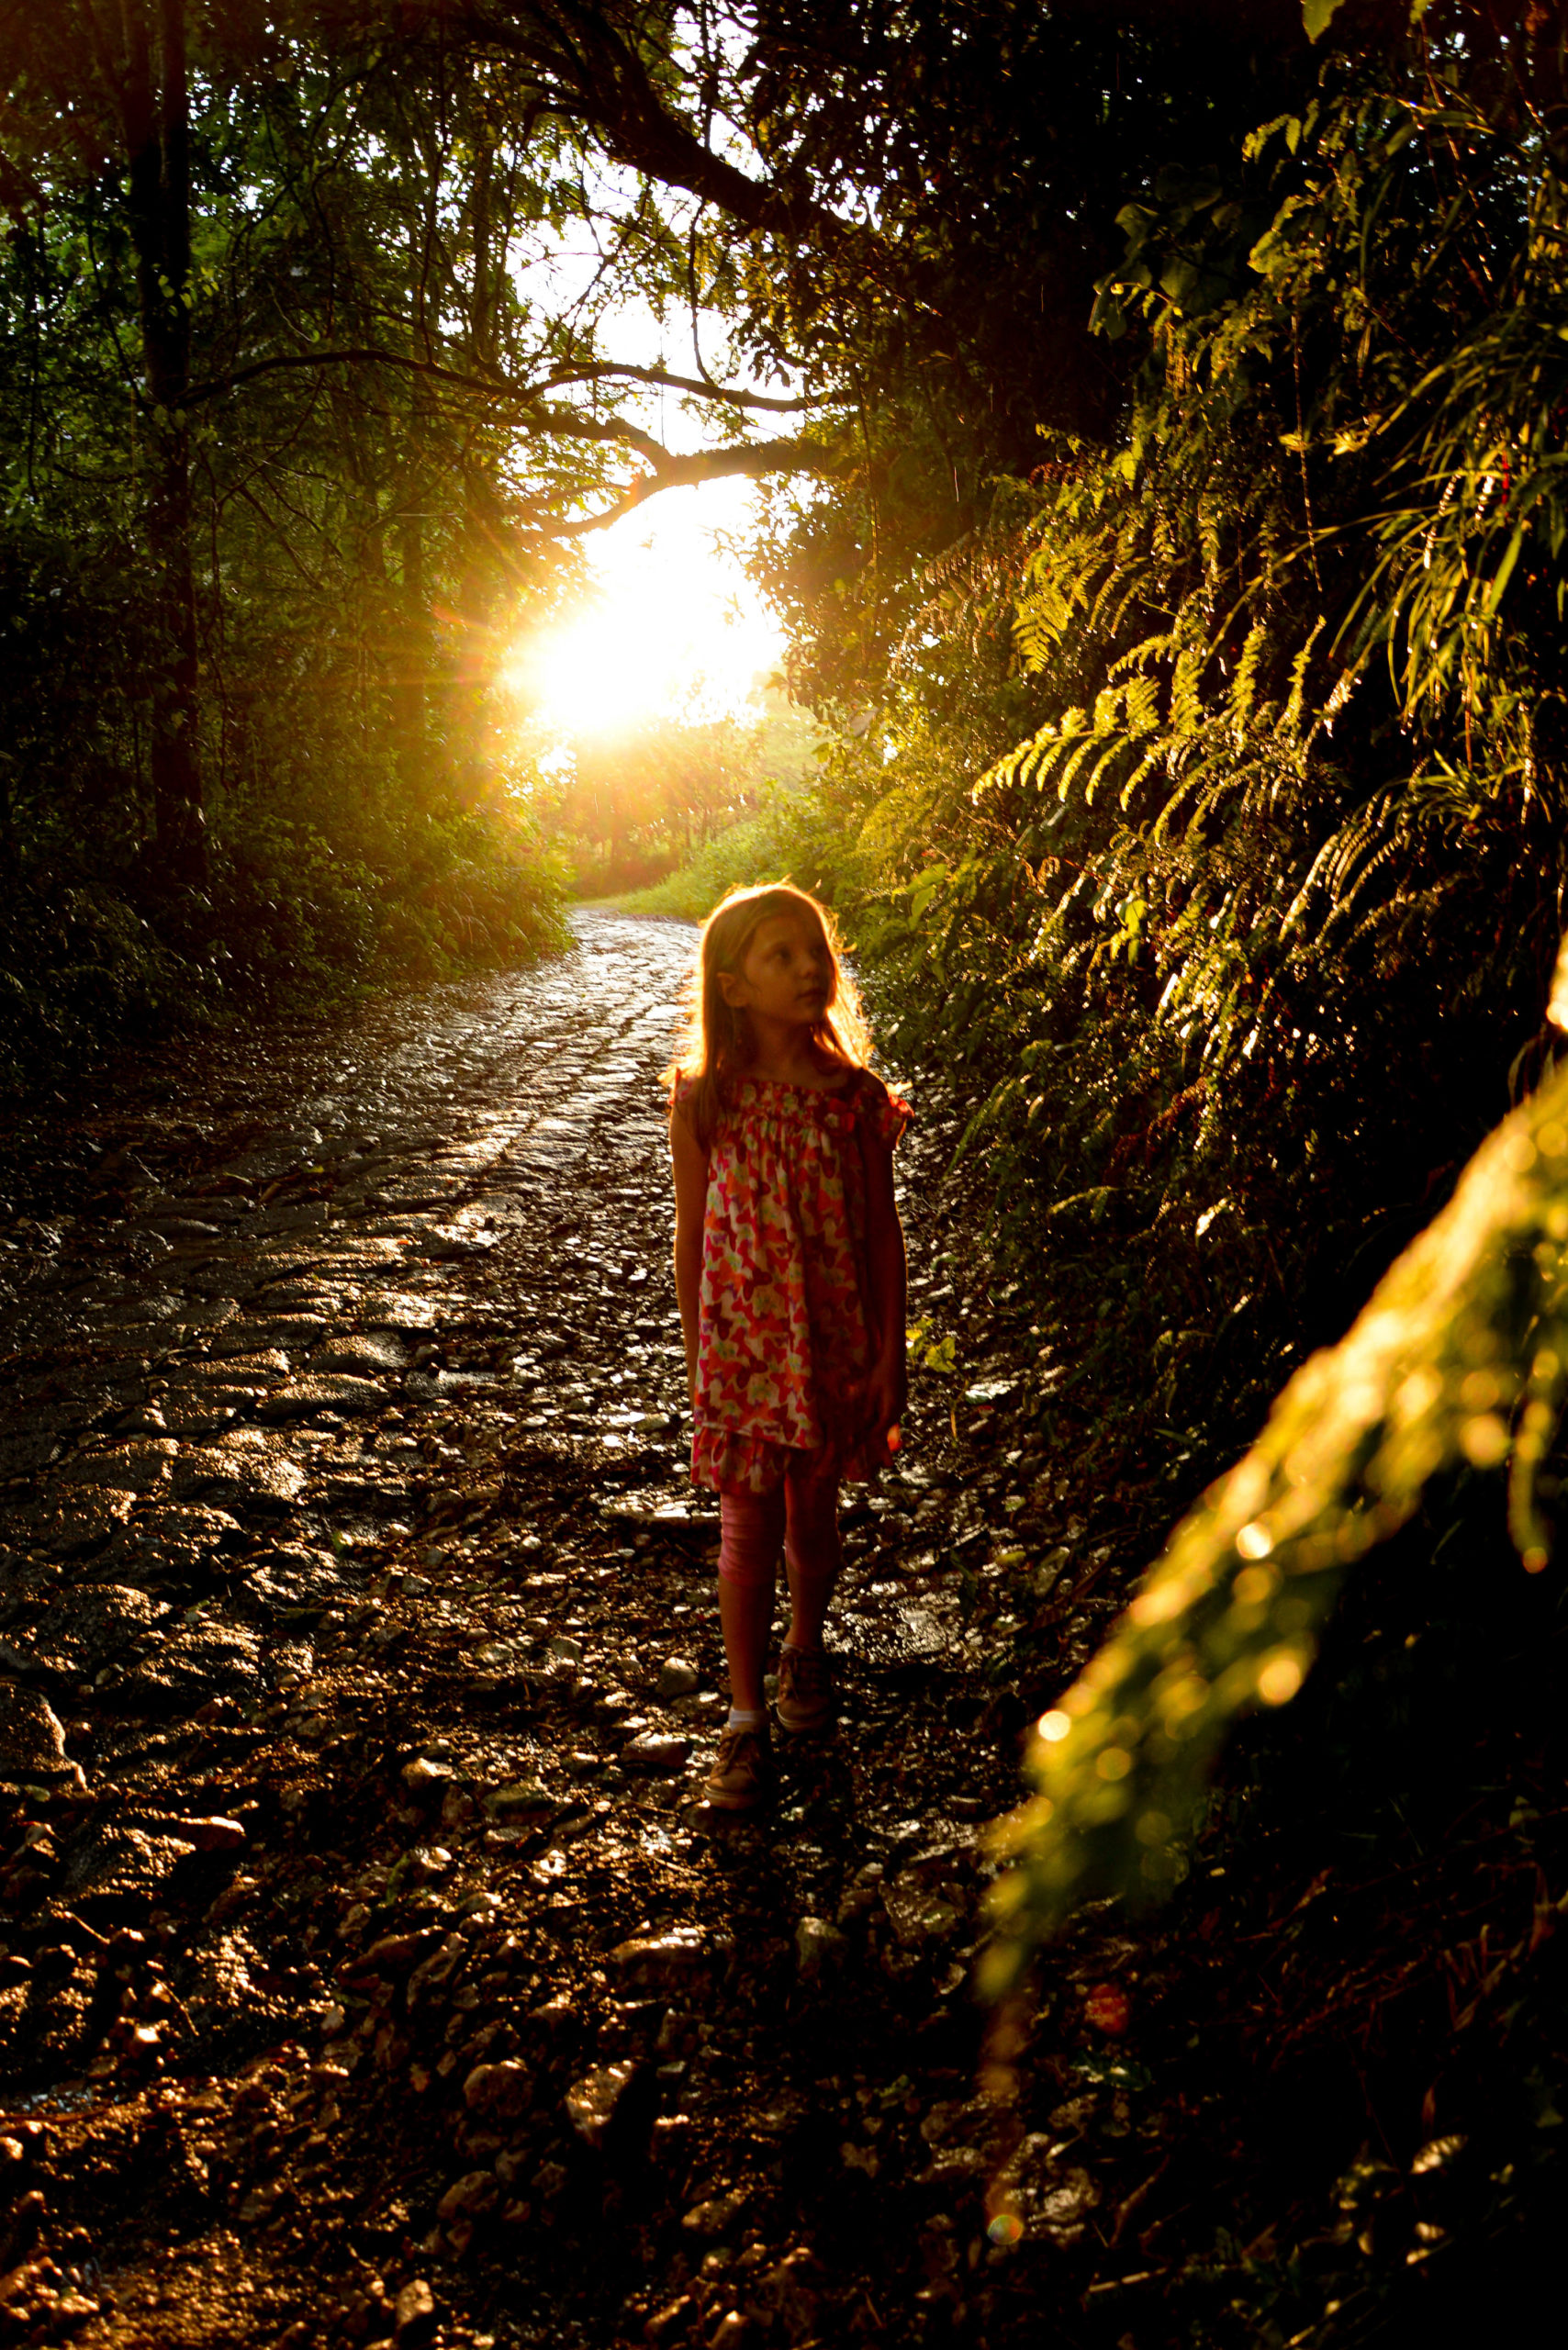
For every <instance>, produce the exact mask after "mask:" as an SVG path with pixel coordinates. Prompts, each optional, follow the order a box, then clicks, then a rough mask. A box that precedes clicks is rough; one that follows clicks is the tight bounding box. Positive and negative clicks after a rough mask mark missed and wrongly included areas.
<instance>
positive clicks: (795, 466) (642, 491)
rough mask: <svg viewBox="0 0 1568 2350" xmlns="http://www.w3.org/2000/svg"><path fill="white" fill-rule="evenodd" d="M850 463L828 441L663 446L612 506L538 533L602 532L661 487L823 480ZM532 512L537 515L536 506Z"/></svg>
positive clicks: (547, 524)
mask: <svg viewBox="0 0 1568 2350" xmlns="http://www.w3.org/2000/svg"><path fill="white" fill-rule="evenodd" d="M850 462H851V459H850V458H849V456H848V455H847V454H846V453H845V452H844V451H842V450H839V449H835V448H834V447H833V445H832V444H831V443H830V442H824V441H812V440H806V439H798V440H790V441H750V442H746V443H745V445H744V446H737V447H732V448H728V449H698V450H694V451H693V452H692V453H691V454H690V455H689V456H674V455H671V454H670V453H668V452H667V451H666V452H663V453H661V461H660V462H659V463H657V464H655V468H654V470H653V472H652V473H646V474H639V475H638V476H637V478H636V480H635V481H634V482H633V484H632V485H631V487H630V488H628V489H626V490H625V491H623V492H622V495H621V497H620V498H617V499H616V501H615V503H614V505H613V506H607V507H604V508H603V509H601V510H600V511H599V513H597V514H584V515H579V516H578V517H577V519H576V520H573V521H570V522H557V521H554V520H543V519H541V520H540V534H541V536H542V537H543V538H547V539H576V538H580V537H581V536H582V534H583V532H585V531H602V530H604V529H605V528H607V526H608V525H609V524H610V523H611V522H618V521H620V520H621V518H622V515H623V514H630V513H632V512H633V511H634V510H635V509H636V508H637V507H639V506H641V505H643V504H644V503H645V501H646V500H647V499H648V498H656V497H657V495H658V493H659V492H660V490H662V489H681V488H686V487H689V486H690V485H691V484H692V483H694V482H700V481H721V480H722V479H724V478H725V477H726V476H730V475H734V474H747V475H749V476H751V478H752V479H753V480H754V481H757V480H761V479H762V478H763V476H766V475H767V474H816V475H818V476H822V477H823V478H824V479H825V478H829V477H831V476H833V475H834V474H838V473H842V472H843V470H844V468H845V466H846V464H849V463H850ZM535 511H536V514H537V513H538V509H535Z"/></svg>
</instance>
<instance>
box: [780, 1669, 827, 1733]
mask: <svg viewBox="0 0 1568 2350" xmlns="http://www.w3.org/2000/svg"><path fill="white" fill-rule="evenodd" d="M773 1710H774V1712H775V1713H776V1714H777V1715H778V1726H779V1728H780V1729H787V1730H790V1732H792V1733H795V1734H801V1735H803V1734H806V1733H809V1732H811V1731H812V1730H820V1729H826V1728H827V1726H828V1724H829V1722H831V1721H832V1719H833V1715H834V1704H833V1675H832V1673H830V1672H829V1671H828V1663H827V1659H826V1657H825V1656H824V1655H823V1652H822V1651H821V1649H790V1648H787V1649H784V1650H782V1651H780V1653H779V1658H778V1696H777V1697H776V1698H775V1699H774V1703H773Z"/></svg>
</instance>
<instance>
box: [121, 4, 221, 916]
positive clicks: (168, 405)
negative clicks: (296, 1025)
mask: <svg viewBox="0 0 1568 2350" xmlns="http://www.w3.org/2000/svg"><path fill="white" fill-rule="evenodd" d="M124 25H125V50H126V75H125V82H124V84H123V92H122V106H123V119H124V123H125V132H126V153H127V161H128V162H129V176H130V196H129V212H130V232H131V241H132V245H133V247H134V249H135V252H136V277H137V292H138V296H139V299H140V319H141V350H142V363H143V367H144V371H145V375H146V381H147V397H148V401H149V404H150V407H151V416H150V419H149V426H148V436H147V445H148V472H147V503H146V515H145V528H146V533H147V552H148V555H149V557H150V559H151V569H152V577H153V581H154V588H155V595H156V599H157V610H158V621H159V634H160V638H161V645H160V654H159V658H158V661H157V665H156V667H155V670H154V674H153V677H152V679H151V710H150V718H151V769H152V803H153V811H154V821H155V822H156V826H157V835H158V857H159V863H160V866H161V867H162V873H163V876H164V878H166V879H167V880H169V881H172V882H173V883H174V884H175V885H176V886H179V887H184V888H196V887H199V886H200V884H201V883H202V882H203V881H204V880H205V879H206V876H207V831H206V818H205V816H204V813H203V810H202V790H201V742H200V734H199V719H200V707H199V700H198V686H197V657H196V570H195V562H194V557H193V554H192V548H191V464H190V436H189V433H188V431H187V429H186V424H185V396H186V392H187V390H188V387H189V384H190V350H191V325H190V308H189V282H190V261H191V223H190V93H189V82H188V74H187V68H186V58H185V0H124Z"/></svg>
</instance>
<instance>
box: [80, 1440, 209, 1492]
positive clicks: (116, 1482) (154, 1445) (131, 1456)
mask: <svg viewBox="0 0 1568 2350" xmlns="http://www.w3.org/2000/svg"><path fill="white" fill-rule="evenodd" d="M179 1449H180V1448H179V1446H178V1445H177V1444H176V1443H175V1442H174V1438H173V1437H154V1438H149V1439H148V1440H147V1441H146V1442H145V1443H142V1444H120V1445H116V1446H115V1448H114V1449H113V1450H112V1451H109V1452H83V1453H78V1454H77V1456H76V1458H75V1460H68V1461H67V1462H66V1463H65V1465H64V1467H63V1468H62V1470H61V1472H60V1475H61V1478H62V1481H63V1482H64V1483H69V1484H76V1485H110V1486H113V1487H114V1488H115V1490H116V1491H117V1492H118V1493H125V1494H152V1493H156V1492H157V1491H158V1489H159V1487H160V1486H161V1485H166V1484H167V1483H168V1482H169V1477H170V1472H171V1471H172V1470H173V1467H174V1458H175V1455H176V1454H177V1453H178V1451H179Z"/></svg>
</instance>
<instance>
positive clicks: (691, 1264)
mask: <svg viewBox="0 0 1568 2350" xmlns="http://www.w3.org/2000/svg"><path fill="white" fill-rule="evenodd" d="M669 1155H670V1160H671V1163H672V1166H673V1169H674V1172H675V1293H676V1297H677V1298H678V1301H679V1304H680V1335H681V1337H682V1338H683V1339H684V1340H685V1342H686V1385H687V1392H688V1393H689V1395H690V1397H691V1400H692V1404H693V1405H695V1404H696V1401H697V1315H698V1303H699V1300H700V1297H701V1294H702V1220H703V1217H704V1216H705V1215H706V1214H707V1210H708V1154H707V1152H706V1151H705V1150H704V1149H703V1148H702V1147H701V1145H700V1143H699V1141H698V1139H697V1137H696V1136H695V1135H694V1134H693V1133H692V1131H691V1129H690V1127H689V1125H687V1123H686V1120H685V1119H684V1118H683V1117H682V1116H681V1114H680V1112H679V1111H678V1109H676V1108H675V1106H674V1104H673V1103H672V1104H671V1107H670V1113H669Z"/></svg>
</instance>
